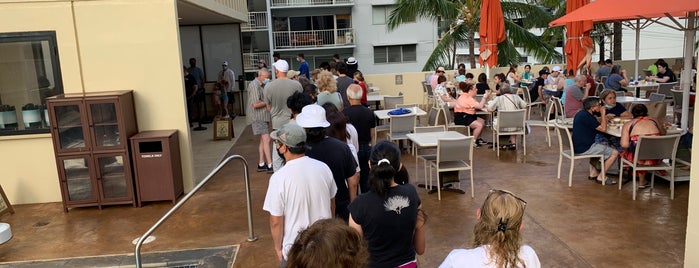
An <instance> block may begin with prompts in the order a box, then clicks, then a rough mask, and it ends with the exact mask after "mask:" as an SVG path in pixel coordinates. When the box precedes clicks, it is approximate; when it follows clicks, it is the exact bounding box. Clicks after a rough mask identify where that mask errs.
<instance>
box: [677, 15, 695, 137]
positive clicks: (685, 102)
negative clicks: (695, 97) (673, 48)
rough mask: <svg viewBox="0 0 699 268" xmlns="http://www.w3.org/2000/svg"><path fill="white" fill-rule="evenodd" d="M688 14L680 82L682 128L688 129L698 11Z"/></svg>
mask: <svg viewBox="0 0 699 268" xmlns="http://www.w3.org/2000/svg"><path fill="white" fill-rule="evenodd" d="M688 15H689V16H687V27H686V29H685V30H684V70H682V80H681V82H680V89H682V95H683V97H682V120H681V122H680V123H681V124H680V126H681V128H682V130H683V131H686V130H687V129H688V127H689V125H688V123H689V86H690V85H691V83H692V82H691V80H692V78H691V77H690V76H691V74H692V56H694V38H695V36H696V30H695V29H694V25H695V23H696V18H697V12H696V11H692V12H689V14H688Z"/></svg>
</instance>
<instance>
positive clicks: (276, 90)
mask: <svg viewBox="0 0 699 268" xmlns="http://www.w3.org/2000/svg"><path fill="white" fill-rule="evenodd" d="M272 66H273V67H274V74H275V77H276V78H277V79H275V80H274V81H272V82H269V83H268V84H267V85H266V86H265V90H264V94H263V95H264V101H265V103H267V110H269V111H270V114H271V115H272V129H275V130H276V129H279V128H281V127H282V126H283V125H284V124H286V123H288V122H289V119H290V118H291V113H289V109H288V108H287V107H286V100H287V99H288V98H289V96H291V95H293V94H294V92H303V88H302V87H301V84H300V83H299V82H298V81H295V80H291V79H288V78H287V77H286V73H287V72H288V71H289V63H288V62H286V61H285V60H278V61H276V62H275V63H273V64H272ZM272 165H273V167H274V171H277V170H279V168H280V167H281V166H282V165H283V163H282V160H281V158H280V157H279V156H278V155H277V154H272Z"/></svg>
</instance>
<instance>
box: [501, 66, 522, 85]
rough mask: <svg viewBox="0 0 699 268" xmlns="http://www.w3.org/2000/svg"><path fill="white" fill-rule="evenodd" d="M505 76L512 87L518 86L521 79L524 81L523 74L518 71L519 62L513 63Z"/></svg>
mask: <svg viewBox="0 0 699 268" xmlns="http://www.w3.org/2000/svg"><path fill="white" fill-rule="evenodd" d="M505 77H506V79H507V83H509V84H510V87H517V85H519V81H522V74H520V73H518V72H517V64H512V65H511V66H510V70H508V71H507V74H506V75H505Z"/></svg>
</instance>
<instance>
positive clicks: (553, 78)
mask: <svg viewBox="0 0 699 268" xmlns="http://www.w3.org/2000/svg"><path fill="white" fill-rule="evenodd" d="M565 86H566V79H565V77H564V76H562V75H561V66H553V68H552V69H551V74H550V75H549V76H548V77H547V78H546V84H545V87H544V90H543V92H542V93H543V94H544V95H549V96H554V97H557V98H560V97H561V96H562V95H563V88H565ZM547 99H548V98H547Z"/></svg>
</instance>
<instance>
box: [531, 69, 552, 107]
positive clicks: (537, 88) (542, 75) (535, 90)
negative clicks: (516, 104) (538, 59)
mask: <svg viewBox="0 0 699 268" xmlns="http://www.w3.org/2000/svg"><path fill="white" fill-rule="evenodd" d="M548 76H549V72H548V71H546V70H541V71H539V77H537V78H536V81H535V82H534V83H533V84H532V88H531V89H529V95H530V96H531V101H532V102H534V101H536V100H537V99H538V98H539V97H540V96H543V95H542V94H543V93H542V90H544V84H545V83H546V78H548ZM542 99H543V98H542Z"/></svg>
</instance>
